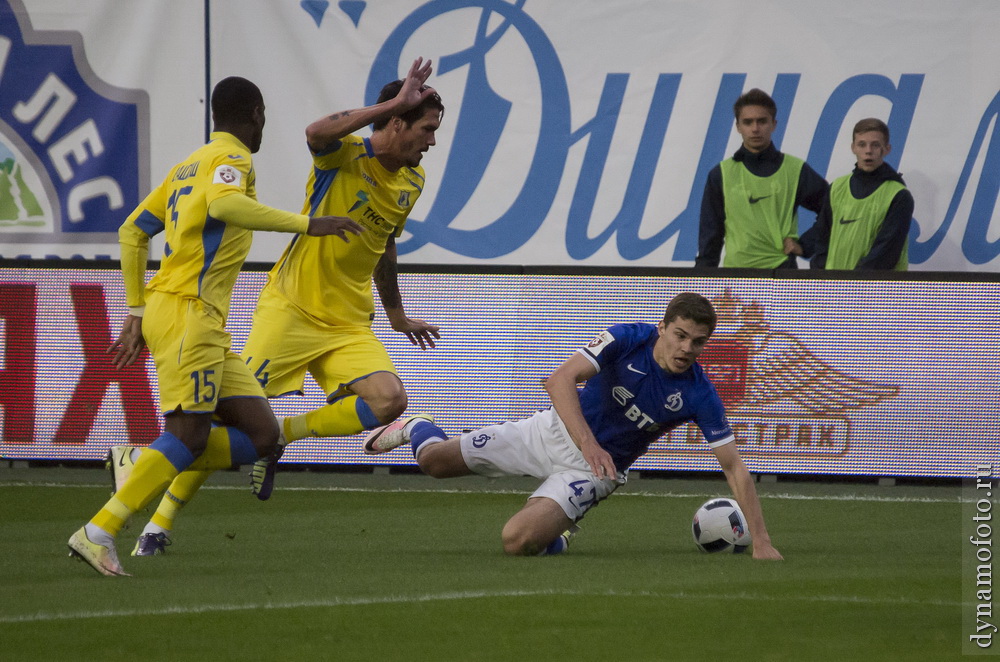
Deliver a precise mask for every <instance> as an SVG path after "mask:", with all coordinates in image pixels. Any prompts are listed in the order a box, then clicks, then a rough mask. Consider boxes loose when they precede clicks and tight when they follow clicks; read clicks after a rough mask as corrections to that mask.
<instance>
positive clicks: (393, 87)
mask: <svg viewBox="0 0 1000 662" xmlns="http://www.w3.org/2000/svg"><path fill="white" fill-rule="evenodd" d="M401 89H403V81H401V80H394V81H392V82H391V83H386V85H385V87H383V88H382V91H381V92H379V95H378V100H377V101H376V102H375V103H383V102H385V101H388V100H389V99H395V98H396V95H398V94H399V91H400V90H401ZM426 89H427V86H426V85H424V86H422V87H421V88H420V91H421V92H423V91H424V90H426ZM428 108H436V109H437V111H438V113H440V114H442V115H443V114H444V103H442V102H441V96H440V95H439V94H438V93H437V92H435V93H434V94H431V95H428V96H427V97H426V98H424V100H423V101H421V102H420V105H418V106H414V107H413V108H410V109H409V110H408V111H406V112H405V113H403V114H402V115H399V119H401V120H403V121H404V122H406V124H407V125H410V124H413V123H414V122H416V121H417V120H418V119H420V118H421V117H423V116H424V113H426V112H427V109H428ZM390 119H392V118H391V117H383V118H382V119H380V120H379V121H377V122H372V129H374V130H376V131H378V130H379V129H383V128H385V125H386V124H388V123H389V120H390Z"/></svg>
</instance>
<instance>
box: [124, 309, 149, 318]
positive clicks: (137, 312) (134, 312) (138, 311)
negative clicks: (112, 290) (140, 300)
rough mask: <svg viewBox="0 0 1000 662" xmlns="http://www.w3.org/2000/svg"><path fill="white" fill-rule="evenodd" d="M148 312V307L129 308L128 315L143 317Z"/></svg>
mask: <svg viewBox="0 0 1000 662" xmlns="http://www.w3.org/2000/svg"><path fill="white" fill-rule="evenodd" d="M144 312H146V306H129V307H128V314H129V315H131V316H132V317H142V314H143V313H144Z"/></svg>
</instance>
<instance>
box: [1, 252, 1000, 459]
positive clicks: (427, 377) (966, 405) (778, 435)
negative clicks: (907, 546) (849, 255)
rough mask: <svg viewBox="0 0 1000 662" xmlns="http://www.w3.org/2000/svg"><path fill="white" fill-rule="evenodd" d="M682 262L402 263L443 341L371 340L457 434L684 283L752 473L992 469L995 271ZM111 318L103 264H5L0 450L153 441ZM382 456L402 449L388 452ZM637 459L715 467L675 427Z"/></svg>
mask: <svg viewBox="0 0 1000 662" xmlns="http://www.w3.org/2000/svg"><path fill="white" fill-rule="evenodd" d="M684 273H685V271H684V270H671V271H670V272H664V273H653V274H650V275H627V276H622V275H614V274H612V273H610V271H605V272H598V273H591V274H588V275H583V274H577V275H572V274H571V275H555V274H552V273H544V271H543V270H538V271H532V270H527V273H488V274H484V273H479V274H468V273H404V274H402V275H401V287H402V291H403V296H404V299H405V301H406V305H407V310H408V311H409V312H410V314H412V315H416V316H418V317H421V318H423V319H427V320H428V321H431V322H433V323H435V324H439V325H440V326H441V329H442V339H441V341H440V343H439V346H438V347H437V348H436V349H433V350H430V351H420V350H419V349H417V348H415V347H413V346H412V345H410V344H409V342H408V341H407V340H406V338H405V337H404V336H402V335H401V334H398V333H394V332H393V331H392V330H391V329H389V327H388V325H387V323H386V322H385V320H384V319H383V318H382V317H381V316H380V317H379V319H377V320H376V323H375V332H376V334H377V335H378V336H379V337H380V338H381V339H382V340H383V342H384V343H385V344H386V346H387V347H388V349H389V353H390V356H391V357H392V359H393V361H394V363H395V364H396V367H397V369H398V370H399V373H400V376H401V378H402V379H403V382H404V383H405V384H406V387H407V392H408V394H409V401H410V405H409V411H410V412H411V413H416V412H427V413H430V414H433V415H434V417H435V418H436V420H437V421H438V422H439V424H440V425H441V426H442V427H443V428H444V429H445V430H446V431H447V432H449V433H452V434H457V433H459V432H461V431H462V430H463V429H472V428H476V427H480V426H483V425H488V424H493V423H498V422H502V421H505V420H510V419H515V418H520V417H524V416H527V415H529V414H530V413H532V412H533V411H536V410H537V409H540V408H543V407H547V406H548V405H549V402H548V398H547V396H546V394H545V391H544V390H543V389H542V387H541V381H542V379H543V378H544V377H546V376H547V375H548V374H549V373H550V372H551V371H552V370H553V369H555V367H556V366H557V365H559V363H561V362H562V361H563V360H564V359H565V358H566V357H567V356H569V355H570V354H572V353H573V352H574V351H576V350H577V349H579V348H581V347H584V346H585V345H586V344H587V343H588V342H589V341H591V340H592V339H593V338H594V336H595V335H596V334H597V333H598V332H600V331H602V330H603V329H605V328H607V327H608V326H611V325H612V324H615V323H620V322H634V321H646V322H652V323H655V322H657V321H658V320H659V319H661V318H662V316H663V311H664V309H665V306H666V303H667V302H668V301H669V300H670V298H671V297H672V296H674V295H675V294H677V293H679V292H682V291H694V292H699V293H701V294H704V295H705V296H707V297H709V298H710V299H712V300H713V302H714V303H715V306H716V309H717V310H718V313H719V317H720V321H719V326H718V328H717V329H716V332H715V335H714V336H713V339H712V341H711V343H710V345H709V347H708V348H707V349H706V351H705V353H704V355H703V357H702V360H701V363H702V365H703V366H704V367H705V369H706V370H707V372H708V373H709V375H710V376H711V378H712V379H713V381H714V382H715V384H716V386H717V388H718V389H719V392H720V394H721V395H722V398H723V400H724V402H725V403H726V406H727V411H728V413H729V418H730V421H731V423H732V424H733V427H734V429H735V431H736V435H737V440H738V443H739V444H740V449H741V452H742V453H743V455H744V456H745V458H746V460H747V463H748V465H749V466H750V467H751V469H752V470H754V471H760V472H767V473H808V474H863V475H879V476H933V477H941V476H953V477H954V476H966V475H971V474H970V472H972V471H973V470H974V467H975V466H976V465H977V464H984V463H988V464H992V465H1000V445H998V444H997V440H996V435H995V427H996V421H997V420H998V418H1000V380H998V379H997V365H998V360H1000V353H998V348H1000V306H998V305H997V303H998V300H997V283H996V282H930V281H922V280H914V279H912V278H911V279H907V280H856V281H844V280H815V279H810V278H805V277H798V278H782V279H769V278H752V279H751V278H739V279H737V278H704V277H701V278H699V277H688V276H684V275H683V274H684ZM678 274H681V275H678ZM264 277H265V273H264V272H261V271H254V272H245V273H243V274H242V275H241V277H240V279H239V282H238V284H237V287H236V291H235V294H234V298H233V306H232V312H231V315H230V319H229V330H230V331H231V333H232V335H233V343H234V347H235V348H236V349H237V350H238V349H239V348H240V347H242V344H243V342H244V340H245V338H246V335H247V333H248V332H249V325H250V319H251V313H252V310H253V306H254V303H255V301H256V298H257V294H258V292H259V290H260V288H261V287H262V286H263V283H264ZM125 313H126V309H125V306H124V301H123V291H122V287H121V277H120V274H119V273H118V272H117V271H116V270H113V269H103V270H98V269H83V270H81V269H58V268H0V439H2V442H0V457H2V458H4V459H32V458H38V459H42V458H44V459H90V460H94V459H100V458H102V457H104V456H105V455H106V454H107V450H108V447H109V446H112V445H116V444H126V443H131V444H148V443H149V442H151V441H152V440H153V439H155V438H156V436H157V435H158V434H159V430H160V425H161V418H160V415H159V413H158V411H157V407H156V402H157V397H156V376H155V371H154V370H153V367H152V362H151V361H150V360H149V359H148V357H143V359H142V360H141V361H139V362H138V363H137V364H136V365H135V366H133V367H132V368H129V369H126V370H122V371H118V370H115V369H114V368H113V367H112V366H111V364H110V361H109V358H110V357H109V355H108V354H106V353H105V350H106V349H107V347H108V345H110V343H111V341H112V339H113V338H114V337H116V335H117V332H118V329H119V327H120V324H121V321H122V319H123V318H124V316H125ZM324 402H325V400H324V395H323V393H322V392H320V390H319V388H318V387H317V386H316V385H315V383H313V382H311V381H310V382H309V383H308V384H307V389H306V395H305V396H303V397H300V396H288V397H285V398H279V399H277V400H273V401H272V406H273V407H274V409H275V411H276V413H277V414H279V415H291V414H296V413H302V412H305V411H307V410H309V409H312V408H316V407H319V406H321V405H323V404H324ZM361 438H362V437H361V436H360V435H358V436H354V437H348V438H337V439H309V440H303V441H300V442H296V443H295V444H293V445H291V446H290V447H289V449H288V451H287V452H286V454H285V456H284V461H287V462H307V463H328V462H334V463H351V464H361V463H371V462H373V458H371V457H370V456H367V455H365V454H364V453H363V452H362V451H361ZM377 462H378V463H380V464H384V463H401V464H402V463H412V458H411V457H410V455H409V453H408V452H407V450H406V449H401V450H399V451H396V452H394V453H391V454H389V455H385V456H379V457H378V458H377ZM635 468H636V469H656V470H717V468H718V465H717V464H716V463H715V461H714V459H713V458H712V456H711V454H710V453H709V451H708V448H707V446H705V444H704V442H703V440H702V439H700V436H699V433H698V431H697V429H696V428H694V427H693V426H685V427H682V428H678V429H676V430H674V431H672V432H670V433H669V434H668V435H666V436H665V437H664V438H663V439H662V440H661V441H660V442H658V443H656V444H655V445H654V446H653V447H652V448H651V450H650V452H649V454H647V455H646V456H645V457H643V458H641V459H640V460H639V462H638V463H637V464H636V465H635Z"/></svg>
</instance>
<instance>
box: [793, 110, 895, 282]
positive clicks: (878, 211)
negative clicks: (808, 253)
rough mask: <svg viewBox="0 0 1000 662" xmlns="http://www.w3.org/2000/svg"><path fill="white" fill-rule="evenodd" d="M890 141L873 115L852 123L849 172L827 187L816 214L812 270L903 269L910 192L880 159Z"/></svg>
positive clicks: (883, 124) (886, 128) (885, 130)
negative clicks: (853, 164)
mask: <svg viewBox="0 0 1000 662" xmlns="http://www.w3.org/2000/svg"><path fill="white" fill-rule="evenodd" d="M891 149H892V146H891V145H890V144H889V127H888V126H886V124H885V122H883V121H882V120H879V119H875V118H868V119H863V120H861V121H860V122H858V123H857V124H855V125H854V133H853V138H852V140H851V151H852V152H853V153H854V156H856V157H857V159H858V162H857V166H856V167H855V168H854V172H852V173H851V174H849V175H844V176H843V177H840V178H838V179H837V180H836V181H834V182H833V184H832V185H831V186H830V193H829V194H828V195H827V197H826V200H825V202H824V204H823V209H822V211H820V213H819V216H817V217H816V254H815V256H814V257H813V259H812V262H811V266H812V268H813V269H885V270H896V271H906V267H907V238H908V236H909V233H910V222H911V220H912V219H913V196H912V195H911V194H910V191H909V190H908V189H907V188H906V183H905V182H904V181H903V178H902V177H901V176H900V174H899V173H898V172H896V170H895V169H894V168H893V167H892V166H891V165H889V164H888V163H886V162H885V161H884V159H885V157H886V156H887V155H888V154H889V152H890V150H891Z"/></svg>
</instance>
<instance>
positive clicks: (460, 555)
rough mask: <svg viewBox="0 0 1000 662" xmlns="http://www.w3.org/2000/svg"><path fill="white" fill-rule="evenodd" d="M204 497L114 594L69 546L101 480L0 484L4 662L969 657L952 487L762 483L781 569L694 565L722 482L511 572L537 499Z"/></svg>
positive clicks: (647, 504)
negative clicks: (699, 531)
mask: <svg viewBox="0 0 1000 662" xmlns="http://www.w3.org/2000/svg"><path fill="white" fill-rule="evenodd" d="M244 482H245V476H244V474H243V473H236V472H222V473H220V474H217V475H215V476H213V478H212V479H211V480H210V481H209V483H208V485H207V486H206V488H205V489H204V490H203V491H202V492H201V493H200V494H199V495H198V498H197V499H195V500H194V501H193V502H192V503H191V504H190V505H189V507H188V508H187V510H186V511H185V512H184V513H183V514H182V515H181V519H179V520H178V531H177V535H176V537H175V543H174V544H173V545H172V546H171V547H169V548H168V554H166V555H164V556H160V557H153V558H132V557H130V556H128V552H129V551H131V548H132V545H133V543H134V539H135V536H136V535H137V533H138V532H139V530H140V529H141V527H142V525H143V523H144V522H145V519H146V518H145V517H142V516H140V517H137V518H136V520H134V521H133V523H132V526H131V528H129V529H127V530H125V531H124V532H123V533H122V535H121V536H120V537H119V553H120V556H121V558H122V563H123V565H124V566H125V568H126V570H128V571H130V572H132V573H133V574H134V575H135V576H134V577H132V578H131V579H129V578H105V577H101V576H99V575H97V573H95V572H94V571H93V570H91V569H90V568H89V567H87V566H86V565H84V564H82V563H79V562H77V561H75V560H72V559H69V558H67V555H66V554H67V550H66V546H65V543H66V539H67V538H69V536H70V534H71V533H73V531H74V530H75V529H76V528H78V527H79V526H80V525H81V524H82V523H84V522H85V521H86V520H87V519H88V518H89V517H90V516H91V515H92V514H93V513H94V512H96V510H97V509H98V508H99V507H100V506H101V505H102V504H103V502H104V500H105V499H106V498H107V496H108V494H109V488H108V487H107V480H106V474H105V473H104V472H103V471H101V470H98V469H67V468H41V469H38V468H30V469H29V468H7V467H6V466H5V467H4V468H0V503H2V504H3V505H2V506H0V508H2V513H3V515H2V517H0V551H2V559H3V564H2V568H3V570H2V573H0V596H2V597H0V658H2V659H9V660H18V661H27V660H47V661H50V660H143V661H144V662H153V661H155V660H172V661H176V660H213V661H217V660H241V661H245V660H338V661H341V660H366V661H367V660H380V661H381V660H390V661H394V660H505V661H506V660H581V661H583V660H629V661H632V660H705V659H735V660H838V661H842V660H857V659H864V660H866V661H869V660H903V659H906V660H948V659H957V658H958V657H959V656H960V652H961V645H962V632H961V606H962V595H961V588H960V579H961V572H962V568H961V558H960V553H961V544H962V524H961V501H960V498H961V488H960V487H957V486H956V487H950V486H922V487H921V486H895V487H878V486H876V485H867V484H845V483H838V484H830V483H827V484H822V483H804V482H795V481H779V482H776V483H760V484H759V487H758V489H759V491H760V493H761V498H762V502H763V505H764V512H765V516H766V518H767V520H768V526H769V529H770V531H771V535H772V538H773V540H774V543H775V546H776V547H777V548H778V549H779V550H780V551H781V552H782V553H783V554H784V556H785V559H786V560H785V561H784V562H780V563H768V562H758V561H754V560H753V559H752V558H750V556H749V554H746V555H732V554H729V555H720V554H714V555H708V554H703V553H701V552H699V551H698V550H697V548H696V547H695V546H694V543H693V542H692V540H691V533H690V519H691V516H692V514H693V513H694V511H695V509H696V508H697V506H698V505H699V504H700V503H701V502H702V501H704V500H705V499H706V498H708V497H711V496H719V495H724V494H727V493H728V490H727V489H726V486H725V482H724V480H722V478H721V477H719V478H718V479H714V478H704V479H699V480H661V479H651V478H648V477H644V478H640V479H639V480H632V481H630V482H629V484H628V485H627V486H625V487H624V488H622V489H621V490H619V492H618V493H617V494H615V495H614V496H612V497H611V498H610V499H609V500H608V501H606V502H604V503H603V504H601V505H600V506H599V507H598V508H596V509H595V510H593V511H591V513H589V514H588V515H587V517H586V518H585V519H584V520H583V522H582V530H581V532H580V534H579V535H578V536H577V537H576V538H575V539H574V541H573V544H572V545H571V547H570V550H569V552H568V553H566V554H563V555H561V556H558V557H546V558H507V557H505V556H504V555H503V554H502V552H501V548H500V529H501V527H502V526H503V523H504V522H505V521H506V519H507V518H508V517H509V516H510V515H511V514H512V513H513V512H514V511H515V510H517V509H518V508H519V507H520V505H521V503H523V500H524V498H525V497H526V495H527V493H529V492H530V490H531V489H532V486H533V485H534V481H529V480H511V481H493V480H485V479H482V478H470V479H461V480H457V481H434V480H432V479H429V478H426V477H424V476H419V475H399V474H391V475H390V474H388V473H386V472H384V471H382V472H376V473H375V474H345V473H323V472H296V471H285V472H281V473H279V475H278V486H277V489H276V491H275V494H274V496H273V497H272V499H271V500H270V501H268V502H266V503H260V502H258V501H256V500H255V499H254V498H253V497H252V496H251V495H250V493H249V490H248V489H247V488H246V487H245V484H244Z"/></svg>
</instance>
